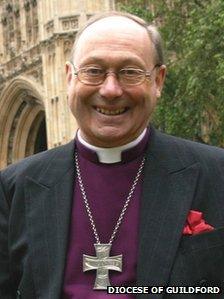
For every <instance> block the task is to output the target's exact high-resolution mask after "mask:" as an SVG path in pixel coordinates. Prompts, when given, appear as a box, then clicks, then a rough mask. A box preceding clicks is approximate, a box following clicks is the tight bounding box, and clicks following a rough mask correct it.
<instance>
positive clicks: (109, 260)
mask: <svg viewBox="0 0 224 299" xmlns="http://www.w3.org/2000/svg"><path fill="white" fill-rule="evenodd" d="M144 164H145V157H143V159H142V162H141V164H140V166H139V169H138V171H137V174H136V176H135V178H134V181H133V184H132V186H131V189H130V191H129V194H128V196H127V199H126V201H125V203H124V206H123V208H122V210H121V213H120V216H119V218H118V220H117V223H116V225H115V227H114V230H113V232H112V234H111V237H110V240H109V243H108V244H102V243H101V242H100V239H99V235H98V233H97V229H96V225H95V221H94V219H93V215H92V212H91V209H90V205H89V201H88V199H87V196H86V191H85V188H84V184H83V180H82V176H81V171H80V167H79V160H78V154H77V152H76V153H75V166H76V172H77V178H78V182H79V187H80V190H81V194H82V198H83V201H84V204H85V208H86V211H87V215H88V217H89V220H90V224H91V227H92V230H93V233H94V236H95V240H96V243H95V244H94V247H95V250H96V257H93V256H89V255H85V254H84V255H83V272H85V271H89V270H97V276H96V280H95V285H94V289H96V290H105V289H107V286H110V281H109V270H114V271H119V272H122V255H117V256H112V257H110V256H109V254H110V248H111V245H112V243H113V241H114V238H115V236H116V234H117V231H118V229H119V227H120V225H121V223H122V220H123V218H124V215H125V212H126V210H127V208H128V205H129V203H130V201H131V199H132V198H133V197H132V195H133V193H134V190H135V188H136V185H137V183H138V180H139V177H140V175H141V173H142V170H143V167H144Z"/></svg>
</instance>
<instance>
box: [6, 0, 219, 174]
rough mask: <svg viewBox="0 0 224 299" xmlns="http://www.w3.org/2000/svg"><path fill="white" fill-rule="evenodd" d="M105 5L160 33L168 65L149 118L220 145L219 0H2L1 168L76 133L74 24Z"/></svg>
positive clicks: (162, 126)
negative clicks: (71, 87)
mask: <svg viewBox="0 0 224 299" xmlns="http://www.w3.org/2000/svg"><path fill="white" fill-rule="evenodd" d="M108 10H121V11H126V12H130V13H133V14H136V15H138V16H140V17H142V18H143V19H145V20H146V21H148V22H149V23H153V24H155V25H157V26H158V27H159V30H160V32H161V34H162V37H163V40H164V49H165V60H166V65H167V69H168V72H167V78H166V83H165V88H164V91H163V95H162V97H161V99H160V101H159V104H158V107H157V110H156V113H155V115H154V118H153V122H154V125H155V126H156V127H157V128H159V129H161V130H162V131H165V132H167V133H170V134H173V135H176V136H180V137H184V138H188V139H191V140H195V141H199V142H202V143H208V144H211V145H216V146H221V147H223V146H224V103H223V100H224V90H223V89H224V88H223V86H224V34H223V32H224V1H223V0H194V1H193V0H188V1H186V0H154V1H153V0H151V1H150V0H148V1H142V0H133V1H132V0H129V1H127V0H126V1H115V0H114V1H112V0H91V1H90V0H75V1H74V0H66V1H64V0H0V169H1V168H4V167H5V166H7V165H9V164H11V163H14V162H16V161H18V160H20V159H22V158H24V157H26V156H29V155H32V154H35V153H38V152H40V151H43V150H46V149H50V148H53V147H56V146H59V145H61V144H64V143H67V142H68V141H70V140H71V139H72V138H74V135H75V131H76V129H77V125H76V123H75V120H74V118H73V116H72V115H71V113H70V111H69V108H68V105H67V94H66V83H65V62H66V60H68V59H69V55H70V51H71V47H72V45H73V42H74V40H75V36H76V33H77V31H78V28H79V27H80V26H82V24H84V23H85V22H86V20H87V19H88V18H89V17H90V16H92V15H94V14H95V13H98V12H103V11H108Z"/></svg>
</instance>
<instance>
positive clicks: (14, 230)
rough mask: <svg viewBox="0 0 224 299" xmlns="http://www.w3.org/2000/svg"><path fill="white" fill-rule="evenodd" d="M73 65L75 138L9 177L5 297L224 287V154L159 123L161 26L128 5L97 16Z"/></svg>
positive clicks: (2, 241) (2, 213)
mask: <svg viewBox="0 0 224 299" xmlns="http://www.w3.org/2000/svg"><path fill="white" fill-rule="evenodd" d="M66 72H67V83H68V98H69V105H70V108H71V111H72V113H73V114H74V116H75V117H76V120H77V123H78V125H79V131H78V134H77V136H76V138H75V143H74V141H72V142H70V143H69V144H67V145H65V146H61V147H58V148H55V149H52V150H50V151H46V152H43V153H40V154H37V155H35V156H33V157H29V158H27V159H25V160H23V161H21V162H19V163H17V164H16V165H11V166H9V167H8V168H7V169H6V170H4V171H2V172H1V174H0V175H1V176H0V294H1V296H0V298H1V299H6V298H7V299H8V298H23V299H24V298H25V299H28V298H29V299H31V298H39V299H59V298H63V299H68V298H70V299H71V298H73V299H74V298H79V299H80V298H94V299H95V298H139V299H141V298H168V296H169V298H179V297H180V296H181V295H180V294H179V295H175V294H170V295H168V294H165V292H164V293H159V291H158V293H157V294H156V288H154V289H153V290H154V293H151V294H141V293H140V294H135V295H133V294H126V295H124V294H122V295H119V294H111V295H108V294H107V292H106V288H107V286H108V285H109V284H111V285H117V286H135V285H138V286H164V287H165V286H168V285H169V286H175V285H177V286H199V287H200V286H207V285H208V286H220V285H222V284H223V280H224V270H223V265H224V228H223V227H224V209H223V204H224V198H223V196H224V176H223V170H224V152H223V150H222V149H218V148H215V147H209V146H205V145H201V144H197V143H194V142H190V141H186V140H183V139H179V138H175V137H172V136H168V135H165V134H162V133H159V132H158V131H157V130H155V129H153V127H152V126H151V125H149V121H150V118H151V114H152V112H153V110H154V108H155V106H156V103H157V100H158V98H159V97H160V94H161V90H162V86H163V82H164V77H165V66H164V63H163V57H162V52H161V43H160V38H159V35H158V32H157V30H156V29H155V28H154V27H152V26H150V27H149V28H147V25H146V24H145V23H144V21H143V20H141V19H139V18H137V17H135V16H131V15H127V14H122V13H115V12H112V13H108V14H103V15H101V16H98V17H97V18H95V19H91V20H90V21H89V23H88V24H87V25H86V27H85V28H84V29H83V30H82V31H81V32H80V33H79V34H78V36H77V39H76V42H75V44H74V48H73V51H72V57H71V61H70V62H69V63H67V66H66ZM210 290H211V291H212V290H213V289H210ZM16 296H17V297H16ZM195 296H197V295H195V294H188V295H186V294H185V298H195ZM217 296H219V295H216V297H217ZM220 296H222V295H220ZM203 297H204V298H213V293H211V292H210V293H209V294H206V295H204V296H203ZM220 298H222V297H220Z"/></svg>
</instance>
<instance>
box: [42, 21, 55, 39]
mask: <svg viewBox="0 0 224 299" xmlns="http://www.w3.org/2000/svg"><path fill="white" fill-rule="evenodd" d="M44 27H45V30H46V32H47V36H49V35H51V34H53V32H54V21H53V20H51V21H49V22H47V24H45V26H44Z"/></svg>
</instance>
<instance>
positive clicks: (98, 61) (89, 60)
mask: <svg viewBox="0 0 224 299" xmlns="http://www.w3.org/2000/svg"><path fill="white" fill-rule="evenodd" d="M108 58H109V57H108ZM108 62H109V60H105V59H104V58H100V57H98V56H94V55H93V56H89V57H88V58H86V59H84V60H83V61H82V62H81V65H80V66H82V65H83V64H88V63H96V64H101V65H106V64H108ZM118 64H121V65H127V64H137V65H139V67H142V68H145V66H144V65H143V63H142V61H141V60H140V59H139V58H138V57H135V56H133V57H132V58H128V57H125V58H124V59H123V60H120V61H118Z"/></svg>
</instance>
